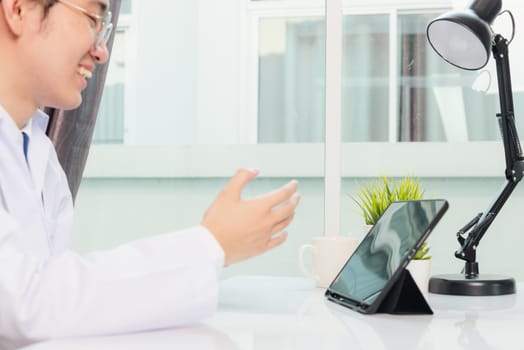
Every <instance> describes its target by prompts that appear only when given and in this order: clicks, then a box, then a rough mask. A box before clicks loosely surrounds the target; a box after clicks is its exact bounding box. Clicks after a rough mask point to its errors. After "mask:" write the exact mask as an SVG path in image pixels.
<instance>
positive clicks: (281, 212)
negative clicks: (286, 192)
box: [271, 193, 300, 222]
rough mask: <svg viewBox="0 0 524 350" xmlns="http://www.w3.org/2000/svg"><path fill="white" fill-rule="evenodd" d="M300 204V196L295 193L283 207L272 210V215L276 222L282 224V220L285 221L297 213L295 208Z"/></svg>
mask: <svg viewBox="0 0 524 350" xmlns="http://www.w3.org/2000/svg"><path fill="white" fill-rule="evenodd" d="M298 202H300V194H298V193H293V195H292V196H291V198H290V199H289V200H288V201H287V202H285V203H282V204H281V205H279V206H277V207H275V208H272V209H271V211H272V213H271V215H272V217H273V219H274V220H275V222H280V221H282V220H285V219H286V218H287V217H289V216H292V215H293V214H294V213H295V208H296V207H297V205H298Z"/></svg>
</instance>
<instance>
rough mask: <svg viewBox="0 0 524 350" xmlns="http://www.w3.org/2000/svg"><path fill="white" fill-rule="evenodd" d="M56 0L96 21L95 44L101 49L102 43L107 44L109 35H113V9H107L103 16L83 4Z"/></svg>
mask: <svg viewBox="0 0 524 350" xmlns="http://www.w3.org/2000/svg"><path fill="white" fill-rule="evenodd" d="M56 2H58V3H61V4H62V5H65V6H67V7H69V8H71V9H74V10H77V11H79V12H81V13H82V14H84V15H86V16H87V17H89V18H90V19H92V20H93V21H94V22H95V23H96V30H97V33H96V36H95V42H94V45H95V47H96V48H97V49H99V50H101V49H102V48H103V47H102V44H107V42H108V40H109V37H110V36H111V32H112V31H113V23H111V17H112V13H111V11H107V12H106V13H105V15H104V16H101V15H99V14H97V13H93V12H90V11H88V10H86V9H85V8H83V7H82V6H80V5H77V4H75V3H72V2H70V1H68V0H56Z"/></svg>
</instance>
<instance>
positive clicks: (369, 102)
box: [342, 14, 390, 142]
mask: <svg viewBox="0 0 524 350" xmlns="http://www.w3.org/2000/svg"><path fill="white" fill-rule="evenodd" d="M342 45H343V46H342V47H343V56H342V74H343V81H342V141H343V142H358V141H387V139H388V123H389V122H388V121H389V116H388V112H389V108H388V99H389V97H388V96H389V46H390V44H389V17H388V16H387V15H382V14H378V15H350V16H344V19H343V44H342Z"/></svg>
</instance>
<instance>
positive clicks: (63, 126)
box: [44, 0, 121, 200]
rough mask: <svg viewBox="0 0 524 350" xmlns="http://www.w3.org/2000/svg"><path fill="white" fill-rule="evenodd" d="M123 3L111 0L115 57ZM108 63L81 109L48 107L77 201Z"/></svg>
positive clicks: (92, 81) (96, 76)
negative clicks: (117, 31)
mask: <svg viewBox="0 0 524 350" xmlns="http://www.w3.org/2000/svg"><path fill="white" fill-rule="evenodd" d="M120 4H121V0H111V2H110V11H111V12H112V13H113V18H112V22H113V33H112V34H111V38H110V40H109V42H108V44H107V48H108V50H109V57H111V49H112V47H113V41H114V38H115V32H116V30H115V28H116V26H117V23H118V17H119V13H120ZM108 66H109V65H108V64H104V65H100V66H97V69H96V74H94V76H93V78H92V79H90V81H89V84H88V87H87V88H86V89H85V90H84V91H83V92H82V98H83V102H82V104H81V105H80V107H79V108H77V109H75V110H71V111H64V110H61V109H54V108H45V109H44V110H45V112H46V113H47V114H48V115H49V116H50V121H49V125H48V128H47V135H48V136H49V138H50V139H51V141H52V142H53V144H54V145H55V148H56V152H57V154H58V159H59V161H60V164H61V165H62V167H63V168H64V171H65V173H66V175H67V180H68V183H69V188H70V189H71V193H72V195H73V200H74V199H75V198H76V194H77V192H78V188H79V186H80V182H81V180H82V174H83V172H84V168H85V164H86V161H87V156H88V154H89V147H90V145H91V139H92V137H93V130H94V128H95V122H96V117H97V114H98V109H99V106H100V100H101V99H102V92H103V90H104V83H105V80H106V74H107V69H108Z"/></svg>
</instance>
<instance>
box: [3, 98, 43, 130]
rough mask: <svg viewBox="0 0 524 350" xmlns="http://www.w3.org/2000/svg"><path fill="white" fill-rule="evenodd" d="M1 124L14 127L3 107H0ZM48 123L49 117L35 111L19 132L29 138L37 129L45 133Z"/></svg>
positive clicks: (13, 122)
mask: <svg viewBox="0 0 524 350" xmlns="http://www.w3.org/2000/svg"><path fill="white" fill-rule="evenodd" d="M2 122H8V123H12V124H13V126H15V127H16V123H15V121H14V120H13V118H11V116H10V115H9V113H7V111H6V110H5V109H4V107H2V105H0V123H2ZM48 123H49V116H48V115H47V114H45V113H44V112H43V111H42V110H40V109H36V110H35V113H33V115H32V116H31V118H30V119H29V122H28V123H27V124H26V126H25V127H24V128H23V129H22V130H21V131H23V132H25V133H26V134H27V136H29V138H31V134H32V133H33V132H34V130H35V129H38V130H40V131H42V132H43V133H45V131H46V129H47V124H48ZM17 128H18V127H17Z"/></svg>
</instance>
